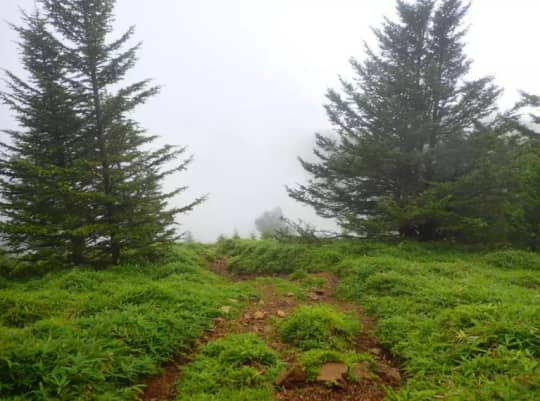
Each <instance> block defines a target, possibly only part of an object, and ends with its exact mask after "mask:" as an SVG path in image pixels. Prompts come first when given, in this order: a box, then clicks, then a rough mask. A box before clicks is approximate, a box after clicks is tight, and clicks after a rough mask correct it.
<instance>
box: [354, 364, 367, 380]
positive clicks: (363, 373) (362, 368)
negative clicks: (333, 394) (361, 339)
mask: <svg viewBox="0 0 540 401" xmlns="http://www.w3.org/2000/svg"><path fill="white" fill-rule="evenodd" d="M353 373H354V375H355V376H356V377H357V378H358V380H370V379H371V375H370V374H369V369H368V367H367V366H366V365H365V364H361V365H359V366H357V367H356V368H355V369H354V372H353Z"/></svg>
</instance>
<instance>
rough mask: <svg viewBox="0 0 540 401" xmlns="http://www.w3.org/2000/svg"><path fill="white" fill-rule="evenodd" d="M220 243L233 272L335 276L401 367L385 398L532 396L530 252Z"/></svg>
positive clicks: (524, 400) (537, 286)
mask: <svg viewBox="0 0 540 401" xmlns="http://www.w3.org/2000/svg"><path fill="white" fill-rule="evenodd" d="M220 246H221V249H222V251H223V252H226V253H227V254H228V255H229V256H231V260H232V265H231V267H232V269H233V270H235V271H242V272H243V271H252V272H257V271H260V272H267V271H268V270H271V271H274V270H278V271H283V272H297V271H306V270H307V271H319V270H330V271H333V272H335V273H336V274H338V275H339V277H340V278H341V283H340V286H339V289H338V293H339V296H340V297H342V298H343V299H348V300H354V301H357V302H359V303H361V304H362V305H364V306H365V307H366V308H367V311H368V312H370V313H371V314H372V315H374V316H375V317H376V318H378V328H377V335H378V337H379V339H380V341H381V342H382V344H383V345H384V346H385V347H386V348H387V349H389V350H390V351H391V352H392V354H393V355H394V357H395V358H396V359H397V361H398V362H399V363H400V365H401V367H402V368H403V370H404V376H405V382H404V383H403V385H402V387H401V388H400V389H398V390H389V393H388V399H389V400H391V401H428V400H429V401H431V400H445V401H492V400H499V401H502V400H504V401H533V400H539V399H540V362H539V358H540V269H539V266H540V256H539V255H538V254H535V253H531V252H525V251H517V250H499V251H495V252H486V251H474V250H471V249H464V248H461V249H457V248H455V247H453V246H452V245H451V244H417V243H408V242H405V243H401V244H384V243H377V242H371V241H362V240H359V241H356V242H354V241H334V242H324V243H322V244H320V245H303V244H285V245H281V244H279V243H278V242H275V241H258V242H255V241H234V242H229V243H225V244H221V245H220ZM259 258H261V259H259ZM321 261H324V262H321ZM267 263H269V265H267ZM268 266H270V267H268ZM323 348H324V347H323Z"/></svg>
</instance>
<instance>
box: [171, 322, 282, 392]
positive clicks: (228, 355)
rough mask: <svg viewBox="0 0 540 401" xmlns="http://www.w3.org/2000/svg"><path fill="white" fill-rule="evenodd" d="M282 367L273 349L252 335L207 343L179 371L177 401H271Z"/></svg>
mask: <svg viewBox="0 0 540 401" xmlns="http://www.w3.org/2000/svg"><path fill="white" fill-rule="evenodd" d="M281 369H282V364H281V362H280V361H279V359H278V355H277V353H276V352H275V351H273V350H271V349H270V348H268V346H267V345H266V344H265V343H264V342H263V341H262V340H261V339H259V338H258V337H257V336H256V335H255V334H253V333H248V334H236V335H231V336H228V337H226V338H224V339H221V340H217V341H213V342H210V343H209V344H207V345H206V346H205V347H204V348H203V349H202V350H201V352H200V353H199V354H198V355H197V357H196V358H195V360H194V361H193V362H192V363H191V364H189V365H188V366H186V367H185V368H184V369H183V370H182V380H181V382H180V384H179V386H178V398H177V399H178V401H191V400H200V401H209V400H212V401H270V400H272V399H273V398H272V392H273V386H272V382H273V380H274V379H275V378H276V376H277V375H278V373H279V372H280V370H281Z"/></svg>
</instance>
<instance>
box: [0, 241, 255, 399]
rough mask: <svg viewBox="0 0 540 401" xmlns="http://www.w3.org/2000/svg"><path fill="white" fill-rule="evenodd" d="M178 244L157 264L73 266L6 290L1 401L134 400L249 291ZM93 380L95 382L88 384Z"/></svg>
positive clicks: (0, 305) (0, 323)
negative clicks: (143, 386) (165, 260)
mask: <svg viewBox="0 0 540 401" xmlns="http://www.w3.org/2000/svg"><path fill="white" fill-rule="evenodd" d="M199 251H200V249H198V248H197V246H195V247H180V248H178V249H177V251H176V253H175V255H173V257H172V258H171V261H170V262H168V263H166V264H161V265H146V266H135V265H133V266H123V267H119V268H115V269H111V270H107V271H94V270H83V269H79V270H72V271H69V272H63V273H54V274H50V275H48V276H45V277H43V278H40V279H35V280H31V281H27V282H20V283H15V282H9V281H7V280H4V281H2V287H3V288H2V287H0V288H2V289H0V400H33V401H42V400H43V401H44V400H70V401H72V400H102V401H105V400H107V401H113V400H119V401H120V400H122V401H125V400H130V399H135V398H136V393H137V390H138V388H139V387H138V386H137V384H138V383H140V382H141V380H142V378H143V377H144V376H146V375H149V374H154V373H156V372H157V371H158V369H159V367H160V365H161V364H163V363H164V362H165V361H168V360H171V358H172V356H173V355H172V354H173V352H178V351H187V350H188V349H189V348H190V346H191V344H192V343H193V341H194V339H195V338H197V337H198V336H199V335H200V334H201V333H202V332H203V330H205V329H206V328H208V327H209V326H210V325H211V323H212V322H211V320H212V318H214V317H216V316H218V315H219V314H220V312H219V308H220V307H221V306H223V305H224V304H231V300H230V299H231V298H234V299H238V300H240V299H241V297H242V295H241V293H244V294H245V292H246V291H245V289H242V290H241V287H239V286H238V285H231V284H230V283H225V282H223V280H222V279H220V278H218V277H216V276H215V275H213V274H211V273H209V272H208V271H206V270H204V269H203V266H204V264H205V262H204V261H202V260H201V258H200V256H199V255H200V252H199ZM88 383H91V385H89V384H88Z"/></svg>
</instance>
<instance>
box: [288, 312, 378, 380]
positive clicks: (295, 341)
mask: <svg viewBox="0 0 540 401" xmlns="http://www.w3.org/2000/svg"><path fill="white" fill-rule="evenodd" d="M360 328H361V327H360V323H359V321H358V316H356V315H355V314H352V313H343V312H341V311H339V310H337V309H336V308H335V307H334V306H332V305H326V304H322V305H316V306H300V307H298V308H297V309H296V310H294V311H293V312H292V313H291V314H290V315H289V316H287V318H285V319H284V320H283V321H282V322H280V323H279V332H280V335H281V338H282V340H283V341H284V342H286V343H288V344H290V345H291V346H293V347H295V348H297V349H298V352H299V362H300V364H301V365H302V366H303V367H304V369H305V371H306V374H307V379H308V381H314V380H315V379H316V378H317V376H318V375H319V371H320V368H321V366H322V365H323V364H325V363H328V362H342V363H345V364H346V365H347V366H348V367H349V373H350V379H351V380H354V379H356V377H355V376H354V367H356V366H357V365H358V364H359V363H365V364H366V366H367V367H372V366H371V365H373V363H374V360H373V359H372V358H371V356H370V355H368V354H360V353H357V352H356V351H355V350H354V345H355V340H356V338H357V337H358V334H359V332H360Z"/></svg>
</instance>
